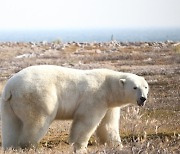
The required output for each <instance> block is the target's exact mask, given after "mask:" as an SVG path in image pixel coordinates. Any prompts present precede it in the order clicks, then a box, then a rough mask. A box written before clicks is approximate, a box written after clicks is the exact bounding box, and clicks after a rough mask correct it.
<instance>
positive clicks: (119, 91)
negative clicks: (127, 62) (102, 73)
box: [106, 76, 129, 107]
mask: <svg viewBox="0 0 180 154" xmlns="http://www.w3.org/2000/svg"><path fill="white" fill-rule="evenodd" d="M120 78H121V77H120V76H117V77H116V76H109V77H107V79H106V80H107V82H106V83H107V84H108V85H107V86H108V87H109V88H108V92H107V93H108V94H107V96H108V98H107V104H108V107H123V106H126V105H129V103H128V102H127V100H126V99H125V93H124V89H123V87H120V84H119V80H120ZM122 78H123V76H122Z"/></svg>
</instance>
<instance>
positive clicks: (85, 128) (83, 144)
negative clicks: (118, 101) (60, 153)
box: [69, 106, 106, 153]
mask: <svg viewBox="0 0 180 154" xmlns="http://www.w3.org/2000/svg"><path fill="white" fill-rule="evenodd" d="M91 107H92V106H91ZM91 107H87V106H86V107H84V108H83V107H82V108H79V109H78V111H77V112H76V114H75V116H74V120H73V123H72V127H71V133H70V139H69V142H70V144H73V146H74V151H75V152H82V151H83V153H84V152H85V151H86V148H87V144H88V140H89V139H90V137H91V135H92V134H93V133H94V131H95V130H96V128H97V126H98V124H99V123H100V121H101V120H102V118H103V117H104V115H105V113H106V109H105V108H104V109H103V108H100V109H98V108H96V107H95V108H94V107H93V108H91ZM86 109H87V110H86Z"/></svg>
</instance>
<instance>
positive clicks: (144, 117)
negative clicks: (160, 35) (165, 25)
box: [0, 42, 180, 154]
mask: <svg viewBox="0 0 180 154" xmlns="http://www.w3.org/2000/svg"><path fill="white" fill-rule="evenodd" d="M176 44H177V43H176ZM24 54H29V55H31V56H29V57H23V58H17V56H21V55H24ZM35 64H38V65H39V64H55V65H61V66H66V67H73V68H81V69H90V68H110V69H114V70H118V71H126V72H132V73H136V74H138V75H143V76H144V77H145V78H146V79H147V80H148V82H149V84H150V97H149V100H148V102H147V105H146V106H145V108H137V107H132V106H131V107H127V108H124V109H123V110H122V114H121V122H120V133H121V137H122V142H123V144H124V148H123V149H118V147H108V146H105V145H98V143H97V141H96V140H97V138H96V136H95V135H93V136H92V138H91V139H90V141H89V146H88V152H89V153H152V154H154V153H163V154H169V153H179V152H180V151H179V149H180V147H179V145H180V118H179V117H180V104H179V102H180V97H179V94H180V85H179V83H180V78H179V75H180V54H179V45H174V44H172V43H169V44H168V43H166V44H160V43H137V44H132V43H129V44H128V45H127V44H121V43H118V42H110V43H103V44H99V43H91V44H88V43H85V44H77V43H71V44H62V43H60V42H53V43H38V44H33V43H14V44H12V43H0V93H1V91H2V88H3V87H4V84H5V82H6V81H7V80H8V79H9V78H10V77H11V76H12V75H13V74H14V73H16V72H18V71H19V70H21V69H22V68H25V67H27V66H30V65H35ZM70 124H71V122H69V121H56V122H54V123H53V124H52V126H51V127H50V128H49V131H48V133H47V134H46V136H45V137H44V138H43V140H42V141H41V143H40V144H39V147H38V149H30V150H25V151H24V150H17V151H13V150H9V151H7V152H6V153H7V154H10V153H28V154H31V153H72V147H71V146H70V145H69V144H68V134H69V127H70ZM0 152H3V150H2V148H0Z"/></svg>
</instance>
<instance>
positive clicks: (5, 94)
mask: <svg viewBox="0 0 180 154" xmlns="http://www.w3.org/2000/svg"><path fill="white" fill-rule="evenodd" d="M11 97H12V93H11V89H10V87H9V86H5V88H4V90H3V93H2V98H1V101H3V102H7V101H9V100H10V99H11Z"/></svg>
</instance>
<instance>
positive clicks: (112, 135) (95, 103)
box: [1, 65, 148, 150]
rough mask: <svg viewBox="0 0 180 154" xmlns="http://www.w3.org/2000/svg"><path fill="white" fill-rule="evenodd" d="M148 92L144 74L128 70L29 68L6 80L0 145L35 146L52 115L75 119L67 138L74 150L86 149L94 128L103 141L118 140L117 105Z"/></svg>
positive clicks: (43, 66) (116, 141) (46, 128)
mask: <svg viewBox="0 0 180 154" xmlns="http://www.w3.org/2000/svg"><path fill="white" fill-rule="evenodd" d="M134 86H136V87H138V89H136V90H135V89H133V87H134ZM147 94H148V84H147V82H146V81H145V80H144V78H142V77H139V76H137V75H134V74H130V73H122V72H116V71H112V70H108V69H95V70H76V69H70V68H64V67H60V66H51V65H42V66H31V67H28V68H26V69H24V70H22V71H20V72H19V73H17V74H16V75H14V76H13V77H12V78H11V79H10V80H9V81H8V82H7V84H6V86H5V88H4V91H3V94H2V103H1V109H2V113H1V114H2V115H1V116H2V146H3V148H4V149H7V148H9V147H13V148H17V147H22V148H24V147H30V146H36V145H37V143H38V142H39V141H40V140H41V139H42V137H43V136H44V135H45V133H46V132H47V130H48V128H49V126H50V124H51V123H52V121H53V120H55V119H72V120H73V123H72V127H71V133H70V140H69V142H70V143H72V144H73V145H74V148H75V150H80V149H85V148H86V147H87V143H88V140H89V138H90V136H91V135H92V134H93V132H94V131H95V130H96V129H97V136H98V137H99V139H100V142H101V143H108V144H112V145H114V144H115V145H117V144H119V145H121V139H120V136H119V118H120V107H123V106H126V105H128V104H137V101H138V100H139V98H140V97H141V96H143V97H145V98H147Z"/></svg>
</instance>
